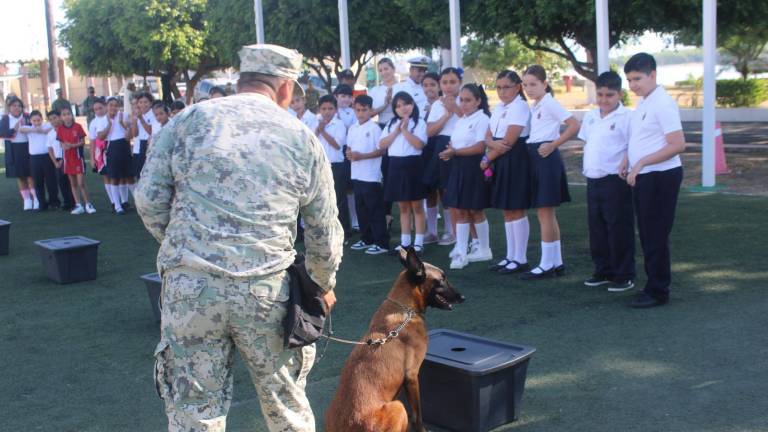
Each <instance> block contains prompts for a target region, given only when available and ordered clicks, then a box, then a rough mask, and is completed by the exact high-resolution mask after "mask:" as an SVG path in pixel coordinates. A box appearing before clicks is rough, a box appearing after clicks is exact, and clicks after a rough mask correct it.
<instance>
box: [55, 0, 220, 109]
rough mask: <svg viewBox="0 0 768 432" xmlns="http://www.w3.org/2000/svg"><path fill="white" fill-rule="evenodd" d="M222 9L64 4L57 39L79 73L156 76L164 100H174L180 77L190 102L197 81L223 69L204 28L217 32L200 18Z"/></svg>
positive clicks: (151, 2)
mask: <svg viewBox="0 0 768 432" xmlns="http://www.w3.org/2000/svg"><path fill="white" fill-rule="evenodd" d="M226 6H227V4H226V1H223V0H222V1H218V0H210V1H209V0H66V1H65V3H64V8H65V12H66V20H67V21H66V23H65V24H64V26H63V27H62V31H61V39H62V43H63V44H64V46H66V47H67V49H68V50H69V54H70V61H71V62H72V63H73V65H74V66H75V68H76V69H78V70H80V71H81V72H84V73H88V74H94V75H109V74H117V75H133V74H137V75H143V76H147V75H159V76H160V78H161V82H162V86H163V98H164V99H165V100H166V101H171V100H172V99H173V97H174V96H175V97H178V96H179V91H178V88H177V86H176V81H177V80H178V79H179V78H180V77H181V76H182V75H184V76H185V77H186V78H188V80H189V83H188V90H189V91H188V93H187V97H188V98H191V97H192V94H193V92H194V84H195V83H196V82H197V80H199V79H200V78H202V77H203V76H204V75H206V74H208V73H210V72H212V71H214V70H216V69H220V68H222V67H226V66H228V65H227V64H226V63H225V62H223V61H222V60H221V58H220V57H218V56H217V55H216V53H217V52H218V51H217V50H216V49H213V47H212V46H211V40H212V38H211V32H210V28H211V27H213V28H217V27H216V26H215V25H214V26H211V25H210V23H209V22H208V21H207V19H206V18H205V16H206V14H207V13H208V12H209V11H216V10H218V8H220V7H226ZM189 70H192V71H194V74H193V76H192V77H189V73H188V71H189Z"/></svg>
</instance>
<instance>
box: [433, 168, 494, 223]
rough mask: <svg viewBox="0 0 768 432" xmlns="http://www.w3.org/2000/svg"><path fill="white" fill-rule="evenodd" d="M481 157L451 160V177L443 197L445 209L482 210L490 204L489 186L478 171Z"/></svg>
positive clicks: (481, 172)
mask: <svg viewBox="0 0 768 432" xmlns="http://www.w3.org/2000/svg"><path fill="white" fill-rule="evenodd" d="M482 160H483V155H482V154H479V155H472V156H455V157H453V158H451V160H450V161H449V162H451V176H450V177H449V178H448V187H447V188H446V191H445V196H443V205H444V206H445V207H450V208H457V209H461V210H484V209H486V208H488V207H489V206H490V203H491V185H490V183H489V182H487V181H486V180H485V175H483V171H482V170H481V169H480V161H482Z"/></svg>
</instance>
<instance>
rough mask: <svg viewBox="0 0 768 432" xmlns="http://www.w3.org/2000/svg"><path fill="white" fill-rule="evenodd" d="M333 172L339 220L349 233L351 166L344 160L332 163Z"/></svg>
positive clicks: (345, 231)
mask: <svg viewBox="0 0 768 432" xmlns="http://www.w3.org/2000/svg"><path fill="white" fill-rule="evenodd" d="M331 171H332V172H333V190H334V192H336V208H337V209H339V222H341V227H342V228H344V233H345V234H348V233H349V231H350V226H349V204H347V184H349V167H347V164H345V163H344V162H336V163H332V164H331Z"/></svg>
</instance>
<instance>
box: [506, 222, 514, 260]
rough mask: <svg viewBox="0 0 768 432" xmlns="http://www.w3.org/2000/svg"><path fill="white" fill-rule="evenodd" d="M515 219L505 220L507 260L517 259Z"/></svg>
mask: <svg viewBox="0 0 768 432" xmlns="http://www.w3.org/2000/svg"><path fill="white" fill-rule="evenodd" d="M514 225H515V221H512V222H504V234H505V236H506V238H507V256H506V257H505V258H506V260H507V261H514V260H515V228H514Z"/></svg>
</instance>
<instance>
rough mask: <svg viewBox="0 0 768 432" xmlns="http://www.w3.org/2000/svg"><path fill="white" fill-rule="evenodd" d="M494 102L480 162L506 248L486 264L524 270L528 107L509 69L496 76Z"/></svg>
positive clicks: (498, 269)
mask: <svg viewBox="0 0 768 432" xmlns="http://www.w3.org/2000/svg"><path fill="white" fill-rule="evenodd" d="M496 93H497V94H498V95H499V99H501V102H499V104H498V105H496V107H495V108H494V109H493V113H492V114H491V120H490V124H489V127H488V131H487V132H486V135H485V143H486V146H487V148H488V151H487V153H486V157H485V158H484V160H483V162H482V163H481V168H482V169H483V170H488V169H490V172H489V174H490V175H491V178H492V182H491V207H493V208H496V209H499V210H501V211H502V213H503V215H504V234H505V238H506V244H507V250H506V255H505V256H504V259H502V260H501V261H499V262H498V263H496V264H494V265H492V266H490V267H489V269H490V270H491V271H496V272H499V273H501V274H513V273H517V272H521V271H526V270H528V269H529V268H530V267H529V265H528V254H527V249H528V237H529V233H530V225H529V223H528V215H527V210H528V209H529V208H531V199H530V195H531V179H530V166H529V160H528V148H527V145H526V141H527V139H528V135H529V134H530V131H531V127H530V124H531V110H530V108H529V107H528V102H527V101H526V98H525V94H523V81H522V79H521V78H520V76H519V75H518V74H517V73H516V72H514V71H511V70H505V71H502V72H500V73H499V74H498V76H497V77H496Z"/></svg>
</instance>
